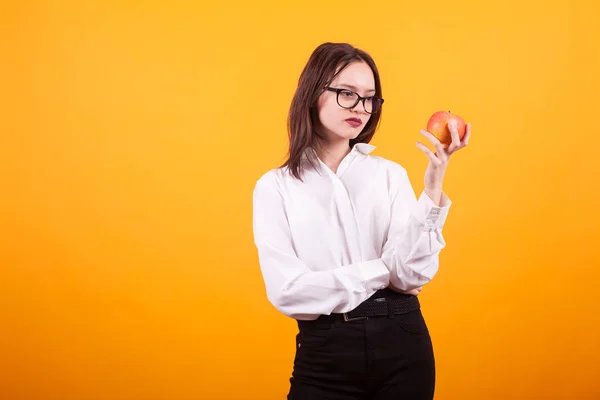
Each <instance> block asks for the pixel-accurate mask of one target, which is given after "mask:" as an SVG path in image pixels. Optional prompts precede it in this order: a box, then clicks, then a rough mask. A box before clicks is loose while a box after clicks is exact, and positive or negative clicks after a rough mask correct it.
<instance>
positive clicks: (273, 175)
mask: <svg viewBox="0 0 600 400" xmlns="http://www.w3.org/2000/svg"><path fill="white" fill-rule="evenodd" d="M290 178H292V177H291V174H290V173H289V170H288V168H287V167H280V168H274V169H271V170H269V171H267V172H265V173H263V174H262V175H261V176H259V178H258V179H257V180H256V183H255V185H254V191H255V192H256V191H258V190H267V191H276V192H279V191H280V189H281V187H282V186H284V185H285V181H286V180H288V179H290Z"/></svg>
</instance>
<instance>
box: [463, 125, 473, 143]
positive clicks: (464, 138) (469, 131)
mask: <svg viewBox="0 0 600 400" xmlns="http://www.w3.org/2000/svg"><path fill="white" fill-rule="evenodd" d="M470 137H471V124H467V129H466V132H465V136H463V140H462V143H461V147H465V146H466V145H468V144H469V138H470Z"/></svg>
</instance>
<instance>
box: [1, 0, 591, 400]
mask: <svg viewBox="0 0 600 400" xmlns="http://www.w3.org/2000/svg"><path fill="white" fill-rule="evenodd" d="M568 3H570V4H568ZM593 3H597V2H592V1H591V0H589V1H587V2H586V1H583V0H578V1H572V2H567V1H543V2H542V1H523V0H508V1H506V0H503V1H492V2H476V1H473V0H453V1H447V2H443V1H427V2H420V3H419V2H416V1H410V2H409V1H402V2H392V1H387V2H372V1H371V2H370V1H347V2H326V1H308V0H307V1H293V2H270V3H267V2H263V3H254V4H252V5H250V4H246V3H244V4H242V3H233V2H228V1H217V2H211V4H209V5H207V4H205V3H204V2H202V1H200V2H192V1H187V2H183V1H178V2H167V1H162V2H156V1H155V2H143V1H119V2H117V1H113V2H105V1H88V2H75V1H73V2H61V1H54V2H33V1H23V2H14V4H5V5H3V6H2V10H1V12H0V46H1V47H0V54H1V56H2V62H1V63H0V87H1V89H0V90H1V93H2V96H1V107H0V117H1V118H0V167H1V169H0V171H1V176H0V178H1V182H2V186H1V187H2V192H1V195H0V207H1V208H0V209H1V214H0V218H1V219H0V226H1V237H0V249H1V253H0V264H1V269H0V398H2V399H7V400H12V399H14V400H17V399H18V400H20V399H27V400H29V399H31V400H34V399H35V400H38V399H39V400H54V399H57V400H58V399H60V400H71V399H78V400H79V399H81V400H94V399H110V400H121V399H123V400H125V399H127V400H155V399H156V400H159V399H160V400H163V399H164V400H166V399H169V400H172V399H177V400H185V399H211V400H212V399H214V400H219V399H257V400H258V399H260V400H268V399H283V398H284V396H285V393H286V392H287V389H288V384H289V383H288V378H289V375H290V372H291V366H292V359H293V354H294V350H295V349H294V335H295V333H296V325H295V324H294V322H293V321H292V320H289V319H287V318H286V317H284V316H282V315H280V314H279V313H278V312H277V311H275V310H274V309H273V308H272V307H271V306H270V304H269V303H268V302H267V299H266V296H265V292H264V286H263V283H262V277H261V275H260V271H259V267H258V264H257V257H256V252H255V248H254V244H253V242H252V240H253V239H252V227H251V220H252V216H251V194H252V189H253V187H254V183H255V181H256V179H258V177H259V176H260V175H262V174H263V173H264V172H266V171H267V170H268V169H271V168H274V167H277V166H278V165H279V164H280V163H281V162H282V161H283V159H284V156H285V152H286V144H287V133H286V130H285V122H286V114H287V110H288V106H289V103H290V100H291V97H292V95H293V92H294V89H295V85H296V82H297V78H298V75H299V73H300V71H301V69H302V68H303V66H304V63H305V62H306V60H307V59H308V56H309V55H310V53H311V52H312V50H313V49H314V48H315V47H316V46H317V45H318V44H320V43H322V42H324V41H348V42H351V43H353V44H355V45H357V46H359V47H361V48H364V49H365V50H367V51H368V52H370V53H371V54H372V56H373V57H374V58H375V60H376V62H377V63H378V65H379V68H380V71H381V74H382V79H383V88H384V97H385V98H386V103H385V110H384V115H383V121H382V125H381V129H380V131H379V132H378V133H377V134H376V136H375V139H374V141H373V144H375V145H376V146H378V149H377V150H376V152H375V153H374V154H377V155H382V156H384V157H389V158H391V159H394V160H396V161H398V162H400V163H401V164H403V165H404V166H405V167H406V168H407V169H408V170H409V174H410V177H411V179H412V181H413V184H414V186H415V190H416V191H417V192H420V190H421V189H422V181H423V172H424V170H425V166H426V162H427V160H426V157H425V155H423V154H422V153H421V152H420V151H419V150H418V149H417V147H416V146H415V145H414V143H415V141H417V140H421V136H420V135H419V134H418V131H419V129H421V128H424V127H425V124H426V121H427V119H428V117H429V116H430V115H431V114H432V113H433V112H434V111H437V110H440V109H444V110H446V109H447V110H451V111H453V112H455V113H457V114H460V115H462V116H463V117H464V118H465V119H466V120H467V121H468V122H471V123H472V125H473V135H472V140H471V145H470V146H469V147H467V148H466V149H465V150H461V151H460V152H459V153H457V154H456V155H455V156H454V158H453V160H452V161H451V165H450V168H449V172H448V175H447V179H446V182H445V190H446V192H447V193H448V194H449V196H450V197H451V198H452V200H453V201H454V205H453V207H452V210H451V214H450V216H449V219H448V222H447V227H446V228H445V236H446V239H447V242H448V247H447V248H446V249H445V250H444V251H443V253H442V255H441V270H440V273H439V275H438V276H437V277H436V278H435V280H434V281H433V282H432V283H431V284H430V285H429V286H427V287H426V288H425V289H424V291H423V292H422V294H421V295H420V299H421V302H422V304H423V312H424V314H425V316H426V318H427V321H428V323H429V326H430V330H431V333H432V336H433V340H434V345H435V351H436V357H437V368H438V384H437V395H436V399H440V400H443V399H503V400H504V399H597V398H600V383H598V368H599V365H600V345H599V339H598V337H600V329H599V328H600V322H599V318H598V307H599V306H600V296H599V295H598V292H599V288H598V283H599V282H598V281H599V279H598V278H599V277H600V272H599V269H600V258H599V256H598V239H599V238H600V232H599V222H600V213H599V212H598V208H599V206H600V201H599V200H598V196H599V194H600V190H599V188H598V182H599V180H598V173H600V168H599V161H598V150H599V146H600V139H599V133H600V132H599V128H598V118H599V101H598V93H599V90H600V79H599V76H600V74H599V73H598V71H600V57H599V54H600V53H599V52H598V49H599V48H600V11H599V6H598V5H597V4H593Z"/></svg>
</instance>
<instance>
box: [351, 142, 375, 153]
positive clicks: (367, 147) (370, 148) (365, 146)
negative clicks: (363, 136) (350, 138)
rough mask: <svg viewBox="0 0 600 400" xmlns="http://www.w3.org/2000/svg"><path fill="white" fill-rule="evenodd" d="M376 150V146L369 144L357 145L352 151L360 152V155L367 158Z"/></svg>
mask: <svg viewBox="0 0 600 400" xmlns="http://www.w3.org/2000/svg"><path fill="white" fill-rule="evenodd" d="M375 148H376V147H375V146H373V145H372V144H369V143H356V144H355V145H354V147H353V148H352V151H358V152H359V153H361V154H364V155H365V156H366V155H368V154H369V153H371V152H372V151H373V150H375Z"/></svg>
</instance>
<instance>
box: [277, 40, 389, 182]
mask: <svg viewBox="0 0 600 400" xmlns="http://www.w3.org/2000/svg"><path fill="white" fill-rule="evenodd" d="M355 61H364V62H366V63H367V64H368V65H369V67H371V70H372V71H373V75H374V77H375V95H376V96H379V97H382V92H381V81H380V79H379V71H378V70H377V66H376V65H375V61H373V58H371V56H370V55H369V54H368V53H367V52H365V51H363V50H360V49H358V48H356V47H354V46H352V45H350V44H348V43H331V42H327V43H323V44H321V45H319V46H318V47H317V48H316V49H315V50H314V51H313V53H312V54H311V56H310V58H309V60H308V62H307V63H306V66H305V67H304V70H303V71H302V73H301V74H300V78H299V80H298V87H297V89H296V93H295V94H294V98H293V99H292V104H291V106H290V110H289V114H288V124H287V125H288V126H287V128H288V136H289V151H288V158H287V160H286V162H285V163H284V164H283V167H288V168H289V172H290V173H291V174H292V175H293V176H294V177H296V178H298V179H300V180H302V178H301V173H302V169H303V165H302V159H303V155H304V152H305V151H306V149H307V148H309V147H318V146H319V139H322V138H321V137H320V135H319V133H318V132H317V130H316V127H317V126H318V122H319V116H318V110H317V101H318V99H319V96H320V95H321V93H322V92H323V90H324V87H325V86H327V85H328V84H329V83H330V82H331V81H332V80H333V79H334V78H335V76H336V75H337V74H339V73H340V72H341V71H342V70H344V68H346V67H347V66H348V65H349V64H350V63H352V62H355ZM380 118H381V109H380V110H379V112H377V113H375V114H373V115H371V118H370V119H369V122H367V124H366V125H365V127H364V129H363V130H362V132H361V133H360V135H358V136H357V137H356V138H355V139H351V140H350V146H354V144H356V143H369V142H370V141H371V139H372V138H373V135H374V134H375V131H376V130H377V127H378V125H379V121H380ZM309 162H311V163H312V164H313V165H314V163H315V160H314V159H311V158H310V155H309Z"/></svg>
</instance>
